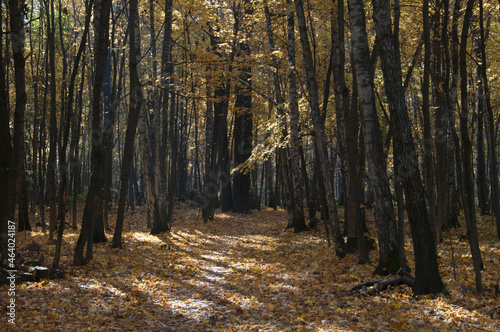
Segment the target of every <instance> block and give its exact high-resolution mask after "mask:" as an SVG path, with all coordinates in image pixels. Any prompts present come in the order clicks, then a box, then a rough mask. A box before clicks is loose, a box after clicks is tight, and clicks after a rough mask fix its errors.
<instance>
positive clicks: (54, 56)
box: [0, 0, 500, 292]
mask: <svg viewBox="0 0 500 332" xmlns="http://www.w3.org/2000/svg"><path fill="white" fill-rule="evenodd" d="M371 4H372V6H370V3H365V2H362V1H357V0H350V1H348V2H342V1H340V2H330V1H323V0H309V1H301V0H297V1H288V2H282V1H281V2H280V1H271V0H268V1H246V0H245V1H243V0H242V1H233V2H227V1H221V0H212V1H201V0H192V1H183V2H180V1H171V0H166V1H155V0H151V1H145V0H144V1H137V3H136V2H131V3H129V2H124V1H119V0H118V1H111V0H100V1H97V0H95V1H91V0H86V1H83V0H82V1H73V2H67V1H53V0H46V1H33V2H32V3H31V4H30V5H29V6H27V5H25V4H24V2H22V1H21V2H19V1H9V2H5V1H1V2H0V9H1V12H0V24H1V27H2V30H1V32H0V33H1V34H0V75H1V76H2V79H1V80H0V103H1V104H2V105H6V107H2V108H1V109H0V126H1V130H0V133H1V135H2V142H7V143H6V144H3V145H2V149H3V150H2V153H1V156H0V158H2V159H1V160H0V165H1V169H0V172H1V174H2V176H1V179H0V185H1V186H2V187H1V188H0V189H2V190H0V191H1V192H2V193H3V194H4V195H5V197H4V199H0V200H1V201H2V203H0V204H3V205H2V206H3V207H2V208H0V217H1V219H0V222H1V226H2V232H3V233H2V234H6V225H7V220H9V219H14V220H16V221H21V220H24V221H23V222H20V223H19V227H20V229H23V228H22V227H24V228H26V229H27V228H29V227H28V226H29V223H28V221H27V219H26V218H24V219H22V218H23V216H25V215H26V213H24V212H27V211H29V212H32V214H31V217H32V218H33V217H34V218H35V219H34V220H30V221H31V223H33V222H36V223H39V224H40V226H42V227H45V223H46V220H45V219H46V212H47V211H48V215H49V220H50V222H49V231H50V232H51V234H54V233H55V230H56V229H57V228H56V221H57V218H58V216H59V217H60V219H59V220H60V224H61V227H59V230H60V231H61V232H62V231H63V227H62V226H63V225H64V222H65V220H66V219H65V215H66V214H65V212H66V211H67V210H69V208H70V207H71V208H72V211H73V213H72V214H71V224H72V225H73V226H75V227H81V241H80V242H79V244H78V245H77V248H76V250H75V264H77V265H78V264H84V263H85V262H86V261H87V260H88V259H90V258H91V257H92V252H91V248H92V243H93V242H95V241H105V240H106V236H105V228H106V227H108V226H109V227H110V228H113V227H116V228H115V241H114V245H115V246H118V247H119V246H120V245H121V240H120V238H119V234H120V232H121V227H123V225H124V224H123V223H124V222H125V225H126V219H123V216H124V215H125V212H126V210H127V209H129V210H132V209H134V208H136V206H141V205H144V206H146V209H147V212H148V214H149V217H150V224H151V226H152V228H151V232H152V233H154V234H158V233H162V232H166V231H168V230H169V229H170V228H171V226H172V224H173V223H174V219H175V218H174V210H175V204H176V203H177V202H178V201H182V200H185V199H186V198H187V199H189V200H190V201H193V202H195V203H196V204H198V206H199V208H200V210H201V214H202V217H203V219H204V221H205V222H208V221H210V220H211V219H213V217H214V213H215V210H216V208H217V207H218V206H219V205H220V206H221V209H222V210H223V211H233V212H237V213H250V212H251V210H252V209H254V208H258V207H260V205H261V204H262V205H267V206H271V207H275V208H277V207H282V208H286V209H287V210H288V211H289V216H290V223H289V225H290V226H291V227H293V228H294V230H295V231H296V232H300V231H303V230H306V229H308V227H311V226H314V225H313V224H314V222H315V221H316V217H318V218H321V219H323V220H324V221H325V226H326V228H325V229H326V231H327V234H326V236H327V239H328V242H329V243H333V244H334V248H335V250H336V253H337V254H338V255H339V256H343V255H344V254H345V253H346V251H347V249H349V250H359V254H360V263H363V262H367V261H368V256H367V253H366V252H365V250H364V246H365V244H366V243H365V237H368V234H365V231H366V227H365V222H370V221H371V220H365V218H364V210H365V209H367V208H372V207H373V208H374V211H375V221H376V222H377V234H376V236H375V234H371V236H373V237H376V238H377V239H378V248H379V257H380V258H379V266H378V268H377V273H380V274H385V273H394V272H397V269H398V267H400V266H403V267H404V266H405V262H404V254H405V253H404V252H403V251H402V250H401V249H402V248H404V246H403V244H404V243H402V242H403V241H404V240H403V239H404V234H405V232H404V210H403V208H406V211H407V213H408V218H409V221H410V226H411V229H412V240H413V244H414V248H415V249H414V253H413V254H414V255H415V256H416V257H420V258H421V259H422V260H417V261H419V262H420V263H419V264H417V266H416V267H415V268H416V274H417V279H418V280H428V278H427V277H423V279H419V277H418V276H420V275H421V274H420V272H422V271H424V272H429V271H431V270H432V271H431V274H432V275H433V276H432V277H429V278H432V279H434V280H435V281H436V283H435V284H434V286H432V287H430V288H426V287H423V288H419V292H435V291H439V290H441V289H442V288H443V287H441V286H442V285H441V284H440V281H439V280H438V279H439V278H438V271H437V264H434V263H435V261H436V254H435V252H434V251H435V246H436V241H441V240H442V239H443V237H444V235H443V234H445V233H443V231H445V230H446V229H447V228H449V227H454V226H458V225H459V223H458V220H459V219H458V218H457V215H458V210H459V208H461V209H464V211H465V216H466V221H467V223H466V224H467V225H468V235H469V238H468V240H469V241H470V243H471V250H472V251H473V253H474V254H473V257H474V262H475V267H476V273H477V278H476V281H477V284H476V286H477V288H478V289H480V288H481V283H480V269H481V268H482V266H481V264H480V263H481V262H480V252H479V245H478V243H477V240H476V239H477V235H475V231H474V229H475V228H474V227H475V226H474V219H475V215H476V214H475V208H476V197H477V200H478V203H479V205H478V207H479V208H480V211H479V212H480V213H481V214H490V213H492V214H493V216H494V217H495V218H497V217H498V215H499V213H498V210H499V208H498V207H499V204H498V203H499V202H498V172H497V168H498V163H497V155H498V151H497V140H498V130H497V127H498V123H497V118H498V110H497V107H496V105H497V104H498V103H497V99H498V94H497V91H496V89H495V87H496V85H497V84H498V82H497V81H498V75H497V72H498V70H499V68H498V52H497V49H496V48H497V46H496V44H495V43H493V42H491V41H492V40H495V38H496V36H497V35H498V33H499V31H498V27H497V23H498V15H496V14H495V13H496V11H497V9H498V4H497V3H494V2H492V1H478V2H474V1H469V2H468V3H467V10H466V11H463V10H462V9H461V8H462V7H463V6H462V5H463V4H462V1H460V0H455V1H442V2H434V1H430V0H429V1H424V2H423V4H421V3H417V2H414V1H401V2H397V3H395V4H394V7H393V8H392V9H391V8H390V3H389V2H387V1H378V0H374V1H372V3H371ZM136 5H137V6H136ZM92 7H93V8H94V9H93V11H92V13H93V16H92V18H91V16H90V8H92ZM415 8H417V9H418V10H415ZM108 12H109V14H108ZM344 12H345V14H344ZM86 13H87V14H86ZM391 16H392V18H391ZM391 20H392V22H393V23H394V24H392V23H391ZM129 22H133V23H130V24H129ZM468 31H471V32H472V34H471V36H472V37H471V38H468V36H469V35H468ZM139 36H140V38H139ZM375 36H376V37H375ZM45 40H46V42H45ZM27 41H29V42H27ZM108 44H109V47H108ZM160 45H161V47H160ZM160 49H161V51H160ZM421 53H423V54H421ZM459 83H460V85H459ZM331 86H333V89H332V91H330V90H331V89H330V87H331ZM459 87H460V89H459ZM459 110H460V111H459ZM358 115H359V118H358ZM457 121H458V122H457ZM136 127H138V131H139V139H138V140H137V141H136V140H135V139H134V137H135V134H136V130H137V129H136ZM391 143H392V144H391ZM485 147H486V148H485ZM485 150H486V151H485ZM365 161H366V163H365ZM365 165H367V166H366V167H365ZM365 175H366V176H365ZM45 179H47V180H45ZM422 179H425V181H422ZM25 180H26V181H25ZM24 183H26V191H23V190H21V189H22V188H23V185H24ZM422 183H423V184H425V186H422ZM403 189H404V192H403ZM24 192H26V194H25V195H24V194H22V193H24ZM127 196H128V200H127V199H126V198H127ZM396 200H397V207H398V213H397V214H396V213H395V211H394V202H395V201H396ZM78 201H85V202H86V205H85V206H86V209H85V213H84V216H83V219H82V220H78V219H77V214H76V206H77V203H78ZM304 203H305V204H304ZM116 204H118V208H119V213H118V221H117V222H115V217H114V214H113V213H108V210H109V209H110V211H113V209H114V207H115V205H116ZM338 205H340V206H343V207H345V209H338ZM16 206H19V208H18V211H19V212H18V213H17V214H16V213H15V212H14V208H15V207H16ZM304 206H307V209H308V212H309V213H308V215H309V224H307V221H306V219H305V218H304V211H303V210H304V208H303V207H304ZM47 208H48V210H47ZM107 216H110V217H111V218H110V220H109V221H108V218H107ZM342 226H344V228H342ZM497 227H498V223H497ZM498 229H499V230H500V227H499V228H498ZM343 232H344V233H343ZM499 232H500V231H499ZM344 236H347V238H348V244H349V246H345V245H344ZM51 238H52V236H51ZM85 244H86V245H87V255H86V257H84V255H83V248H84V246H85ZM2 246H4V247H3V251H2V252H3V255H5V252H6V251H5V241H4V240H2ZM432 248H434V249H432ZM433 250H434V251H433ZM4 258H5V256H4ZM429 261H432V264H434V265H435V266H434V265H433V268H432V269H430V267H429V266H430V265H429V264H427V262H429ZM422 262H425V264H421V263H422ZM424 283H425V282H424Z"/></svg>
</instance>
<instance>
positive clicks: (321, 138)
mask: <svg viewBox="0 0 500 332" xmlns="http://www.w3.org/2000/svg"><path fill="white" fill-rule="evenodd" d="M294 3H295V11H296V14H297V21H298V27H299V35H300V43H301V46H302V58H303V61H304V70H305V76H306V87H307V90H308V93H309V103H310V107H311V115H312V120H313V127H314V140H315V146H316V158H317V162H318V163H319V165H320V171H321V176H322V178H323V185H324V191H325V199H326V204H327V209H328V218H329V223H328V227H329V228H330V229H329V231H330V232H331V233H330V234H331V235H330V236H331V238H332V239H333V243H334V246H335V252H336V254H337V256H343V255H344V252H343V250H344V248H343V247H344V239H343V238H342V234H341V233H340V225H339V218H338V213H337V205H336V202H335V196H334V192H333V188H332V178H331V171H330V162H329V159H328V155H327V146H326V138H325V128H324V123H323V121H322V119H321V113H320V108H319V94H318V84H317V82H316V73H315V70H314V66H313V56H312V52H311V48H310V46H309V36H308V32H307V26H306V19H305V14H304V3H303V1H302V0H295V1H294Z"/></svg>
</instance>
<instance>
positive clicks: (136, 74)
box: [113, 0, 145, 248]
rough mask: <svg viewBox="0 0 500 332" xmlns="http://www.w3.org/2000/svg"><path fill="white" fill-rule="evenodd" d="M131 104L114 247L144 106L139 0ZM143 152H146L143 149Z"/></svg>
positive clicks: (134, 14) (133, 20)
mask: <svg viewBox="0 0 500 332" xmlns="http://www.w3.org/2000/svg"><path fill="white" fill-rule="evenodd" d="M128 24H129V27H128V30H129V33H130V55H129V56H130V60H129V71H130V78H129V79H130V91H131V93H130V104H129V112H128V125H127V131H126V133H125V146H124V148H123V155H122V166H121V173H120V194H119V201H118V212H117V216H116V226H115V232H114V235H113V248H121V247H122V231H123V221H124V217H125V205H126V200H127V191H128V187H129V180H130V169H131V166H132V160H133V156H134V145H135V143H134V142H135V132H136V130H137V124H138V122H139V115H140V114H141V109H142V108H144V99H143V95H142V89H141V81H140V72H141V71H140V57H141V44H140V41H141V34H140V30H139V14H138V8H137V0H131V1H130V19H129V23H128ZM143 153H145V152H144V151H143Z"/></svg>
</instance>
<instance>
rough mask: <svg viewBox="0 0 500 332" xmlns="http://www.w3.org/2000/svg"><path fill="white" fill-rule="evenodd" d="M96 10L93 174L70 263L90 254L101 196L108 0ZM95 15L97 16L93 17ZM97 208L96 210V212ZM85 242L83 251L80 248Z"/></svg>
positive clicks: (101, 1)
mask: <svg viewBox="0 0 500 332" xmlns="http://www.w3.org/2000/svg"><path fill="white" fill-rule="evenodd" d="M95 8H96V12H99V13H100V15H99V18H98V22H96V23H97V30H96V49H95V61H94V86H93V91H92V175H91V180H90V186H89V190H88V193H87V201H86V203H85V209H84V212H83V218H82V229H81V231H80V236H79V238H78V241H77V244H76V247H75V252H74V257H73V264H74V265H76V266H81V265H85V264H86V263H87V262H88V261H89V260H91V259H92V257H93V236H94V234H93V233H94V222H95V221H96V220H97V218H99V217H100V218H102V216H99V215H98V214H99V212H102V210H100V211H99V210H98V208H99V206H98V205H99V200H102V195H101V194H102V187H101V183H100V182H101V171H102V170H101V166H102V158H103V151H102V128H101V119H102V100H101V92H102V88H103V84H104V71H105V69H106V60H107V54H108V44H109V13H110V8H111V0H98V1H96V2H95ZM96 19H97V18H96ZM96 212H97V213H96ZM85 244H86V245H87V251H86V255H85V257H84V255H83V249H84V247H85Z"/></svg>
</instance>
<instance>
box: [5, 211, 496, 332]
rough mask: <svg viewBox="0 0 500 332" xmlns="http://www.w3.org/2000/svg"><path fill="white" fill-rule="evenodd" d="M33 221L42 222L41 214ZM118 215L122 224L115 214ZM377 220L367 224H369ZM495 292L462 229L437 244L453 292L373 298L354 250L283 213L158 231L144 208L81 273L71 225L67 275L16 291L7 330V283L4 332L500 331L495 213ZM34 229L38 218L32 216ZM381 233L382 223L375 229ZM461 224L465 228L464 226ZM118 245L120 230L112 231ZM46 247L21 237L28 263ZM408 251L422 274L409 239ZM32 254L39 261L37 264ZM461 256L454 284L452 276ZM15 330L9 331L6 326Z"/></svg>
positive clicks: (404, 291) (484, 230)
mask: <svg viewBox="0 0 500 332" xmlns="http://www.w3.org/2000/svg"><path fill="white" fill-rule="evenodd" d="M34 219H35V221H36V217H35V218H34ZM110 219H113V218H110ZM369 220H370V219H369ZM478 220H479V229H480V235H481V240H480V243H481V249H482V254H483V259H484V265H485V271H484V272H483V274H482V277H483V285H484V287H485V288H487V291H486V292H483V293H477V292H475V291H474V288H475V286H474V273H473V270H472V261H471V255H470V252H469V246H468V243H467V242H466V241H461V240H460V236H461V235H462V234H463V233H465V225H463V226H462V228H460V229H453V230H452V231H451V244H452V247H453V253H454V254H453V255H452V249H451V246H450V240H449V238H448V237H446V240H445V242H444V243H441V244H439V256H440V258H439V263H440V271H441V274H442V278H443V281H444V282H445V285H446V287H447V289H448V291H449V292H450V294H451V295H450V296H443V295H437V296H417V297H415V296H412V294H411V289H409V288H408V287H406V286H404V285H403V286H397V287H390V288H389V289H387V290H385V291H382V292H380V293H378V294H376V295H368V294H367V293H366V292H352V291H351V288H352V287H353V286H355V285H358V284H360V283H363V282H367V281H370V280H377V279H382V278H381V277H379V276H374V275H372V274H371V273H372V271H373V270H374V269H375V264H376V263H377V251H376V250H375V251H372V252H371V254H370V258H371V262H372V263H371V264H366V265H358V264H357V257H356V255H348V256H347V257H346V258H344V259H341V260H340V259H338V258H337V257H336V256H335V254H334V251H333V249H331V248H328V246H327V244H326V241H325V236H324V233H323V231H322V230H314V231H309V232H304V233H301V234H294V233H293V232H291V231H289V230H285V226H286V214H285V212H283V211H274V210H271V209H263V210H262V211H254V212H253V213H252V214H251V215H245V216H242V215H236V214H232V213H217V214H216V216H215V220H213V221H212V222H210V223H207V224H204V223H203V222H202V220H201V217H200V216H199V214H198V211H197V210H196V209H194V208H189V207H187V206H183V207H180V208H179V210H178V212H177V214H176V220H175V222H174V225H173V228H172V231H171V232H170V233H168V234H163V235H160V236H152V235H149V231H148V229H147V228H146V217H145V214H144V213H142V212H136V213H134V214H133V215H131V214H129V215H128V216H127V218H126V229H125V232H124V248H123V249H112V248H111V247H110V244H109V243H108V244H96V245H95V248H94V260H93V261H91V262H90V263H89V264H88V265H87V266H84V267H72V266H71V263H72V257H73V250H74V246H75V243H76V240H77V237H78V232H76V231H73V230H71V229H70V230H67V232H66V234H65V237H64V244H63V254H62V260H61V263H62V264H63V265H65V266H66V271H67V272H66V274H65V276H64V277H63V278H62V279H56V280H42V281H41V282H25V283H21V284H18V285H16V295H15V300H16V307H17V308H16V321H15V322H16V324H15V325H11V324H7V323H6V320H7V311H6V304H7V301H8V297H7V295H6V294H7V292H8V286H7V285H4V286H1V287H0V293H1V294H2V295H1V296H0V303H1V308H0V316H1V318H0V319H1V324H0V326H1V328H0V330H2V331H5V330H8V331H56V330H57V331H84V330H85V331H187V332H190V331H301V332H302V331H405V330H411V331H499V330H500V319H499V315H500V303H499V298H500V295H497V296H495V294H494V286H495V285H497V283H498V282H499V279H500V243H499V241H498V240H497V239H496V237H495V227H494V226H493V225H492V223H491V218H490V217H484V218H483V217H478ZM32 222H33V219H32ZM368 224H369V227H370V229H371V231H372V235H373V234H375V230H374V227H375V226H374V223H373V222H369V223H368ZM462 224H464V223H463V221H462ZM107 236H108V240H109V242H110V240H111V238H112V233H108V234H107ZM32 243H38V244H39V245H41V247H42V249H43V251H42V254H43V255H44V257H45V266H50V265H51V264H52V257H53V253H54V248H55V246H54V245H53V244H50V243H49V242H48V236H47V234H44V233H42V232H41V230H40V229H39V228H35V230H34V231H33V232H22V233H18V234H17V248H18V252H19V253H20V254H22V255H24V256H25V259H36V258H39V257H37V255H38V254H37V253H32V252H30V251H28V250H27V249H26V248H28V246H29V245H30V244H32ZM406 245H407V255H408V260H409V265H410V267H413V257H412V254H411V252H412V251H411V242H410V240H409V239H407V243H406ZM30 255H32V256H33V257H29V256H30ZM452 257H454V261H455V269H456V276H457V279H456V280H455V278H454V272H453V270H454V268H453V262H452ZM4 327H6V329H4Z"/></svg>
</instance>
